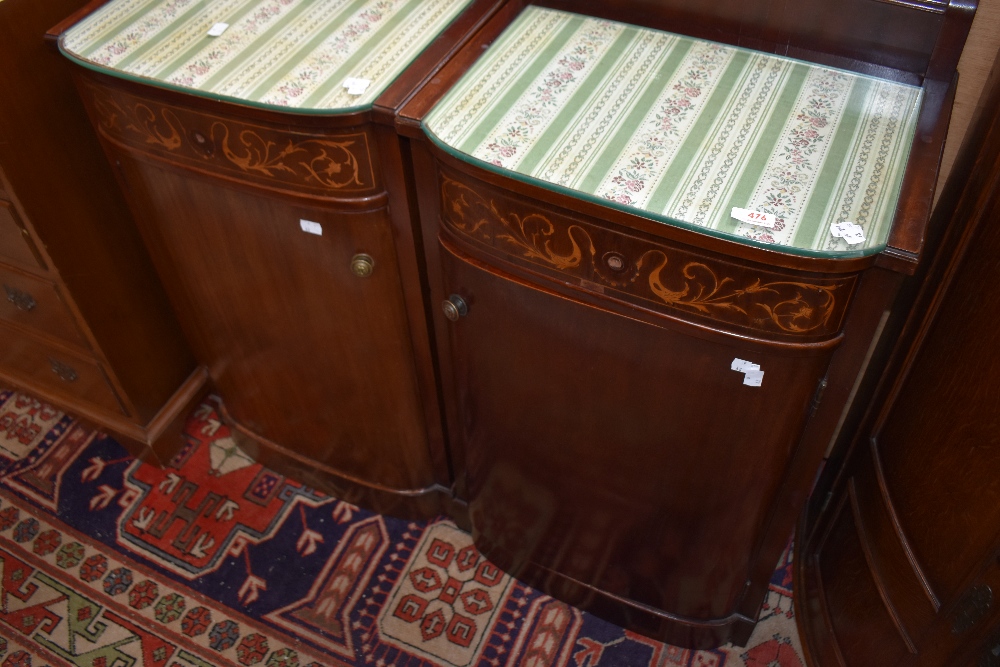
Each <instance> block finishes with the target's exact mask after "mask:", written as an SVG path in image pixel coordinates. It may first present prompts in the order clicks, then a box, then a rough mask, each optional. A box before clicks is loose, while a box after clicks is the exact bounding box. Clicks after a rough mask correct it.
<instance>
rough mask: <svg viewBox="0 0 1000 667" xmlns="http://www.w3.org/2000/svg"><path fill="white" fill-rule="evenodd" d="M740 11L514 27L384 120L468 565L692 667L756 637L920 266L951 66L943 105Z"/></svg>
mask: <svg viewBox="0 0 1000 667" xmlns="http://www.w3.org/2000/svg"><path fill="white" fill-rule="evenodd" d="M817 4H818V3H817ZM750 5H751V6H748V7H746V12H745V13H744V14H742V15H740V17H739V18H736V17H735V15H734V14H731V13H729V12H730V11H731V10H734V8H733V7H730V6H728V5H726V6H723V5H721V4H719V5H717V6H713V7H711V8H697V9H692V8H690V7H688V6H682V3H669V2H668V3H660V4H658V5H657V6H656V7H653V6H652V5H651V4H648V3H615V5H614V7H603V6H602V7H597V6H596V5H594V6H592V5H587V6H585V7H580V6H577V5H573V6H570V5H569V3H558V2H554V3H546V2H542V3H536V4H528V3H521V2H513V3H509V4H508V5H506V6H505V7H504V8H503V9H502V10H501V11H500V12H499V13H498V14H497V15H496V17H494V18H493V19H492V20H491V21H490V23H489V24H487V26H486V27H485V28H484V29H483V30H482V31H481V32H480V34H479V35H477V37H476V39H475V40H474V41H473V42H471V43H470V44H469V46H468V47H466V48H465V49H464V50H463V51H461V52H460V53H459V54H457V56H456V57H455V59H453V60H452V61H451V62H450V63H449V64H448V65H447V66H446V67H445V68H444V69H443V70H442V73H441V74H440V75H439V76H438V77H437V78H436V79H435V80H434V81H431V82H430V83H429V84H428V85H427V86H425V87H424V89H423V91H422V92H421V93H420V94H419V95H418V96H417V97H416V98H415V99H414V100H413V101H412V102H411V103H410V104H409V105H408V106H407V107H406V108H404V110H403V113H402V114H401V120H400V128H401V131H402V132H404V133H405V134H406V135H407V136H409V137H411V141H412V154H413V159H414V174H415V179H416V184H417V193H418V196H419V203H420V214H421V225H422V230H423V234H424V251H425V253H426V256H427V272H428V278H429V282H430V294H431V297H432V299H431V300H432V301H433V302H435V303H436V304H438V307H437V309H436V312H435V319H434V330H435V332H436V341H437V349H438V358H439V362H440V370H441V381H442V387H443V394H444V406H445V413H446V423H447V428H448V433H449V437H450V440H449V441H450V443H451V446H452V455H453V458H454V460H455V461H456V462H457V465H456V469H457V470H458V471H459V475H460V477H459V479H458V481H457V486H456V488H457V490H458V492H459V493H460V494H463V495H464V497H466V498H467V499H468V502H469V509H470V517H471V524H472V529H473V534H474V537H475V540H476V544H477V545H478V546H479V548H480V549H482V550H483V552H484V553H485V554H486V555H487V556H488V557H489V558H490V559H491V560H493V561H495V562H496V563H498V564H500V565H501V566H502V567H504V568H505V569H507V570H508V571H511V572H512V573H514V574H516V575H517V576H519V577H522V578H524V579H525V580H527V581H529V582H530V583H531V584H532V585H535V586H537V587H539V588H541V589H542V590H544V591H546V592H548V593H549V594H551V595H554V596H556V597H559V598H561V599H564V600H566V601H568V602H570V603H573V604H576V605H578V606H580V607H582V608H585V609H589V610H591V611H593V612H595V613H597V614H600V615H602V616H604V617H605V618H608V619H610V620H612V621H614V622H616V623H618V624H620V625H623V626H626V627H629V628H632V629H635V630H638V631H640V632H643V633H645V634H648V635H650V636H654V637H657V638H660V639H664V640H666V641H668V642H670V643H672V644H675V645H682V646H693V647H708V646H716V645H719V644H721V643H724V642H726V641H733V642H736V643H744V642H746V641H747V639H748V638H749V637H750V633H751V631H752V630H753V627H754V623H755V620H756V618H757V614H758V611H759V608H760V604H761V602H762V600H763V598H764V595H765V592H766V588H767V584H768V578H769V576H770V574H771V572H772V571H773V568H774V564H775V562H777V559H778V557H779V554H780V553H781V551H782V549H783V548H784V547H785V546H786V544H787V543H788V539H789V535H790V534H791V532H792V528H793V525H794V520H795V515H796V512H797V510H798V508H801V507H802V504H803V503H804V501H805V499H806V497H807V496H808V494H809V491H810V488H811V485H812V483H813V480H814V479H815V475H816V473H817V470H818V468H819V465H820V462H821V460H822V458H823V456H824V453H825V451H826V450H827V448H828V447H829V446H830V445H831V444H832V443H834V442H835V441H836V439H837V437H838V434H839V432H840V430H841V429H842V428H843V427H844V425H845V423H850V422H851V420H853V419H856V417H855V416H853V413H852V412H851V410H850V406H851V403H852V400H854V399H855V398H856V397H857V396H858V395H864V394H865V392H866V391H868V389H867V385H866V383H865V379H864V375H865V369H866V368H867V367H868V366H869V365H870V364H871V363H872V360H873V359H874V360H875V361H876V367H877V365H878V360H879V358H880V355H881V354H882V351H881V350H882V346H881V344H880V342H881V336H882V333H883V331H885V330H886V328H887V327H891V326H892V323H893V322H895V321H898V318H899V316H900V313H902V312H905V304H904V301H903V300H901V299H900V298H899V294H900V288H901V286H902V285H903V284H904V281H905V280H906V276H907V275H909V274H910V273H912V272H913V271H914V270H915V268H916V266H917V265H918V263H919V260H920V256H921V252H923V251H924V247H923V245H922V244H923V240H924V239H925V238H926V234H927V218H928V211H929V203H930V202H929V199H928V197H929V194H930V191H931V190H932V185H933V181H934V175H935V172H936V168H937V167H936V165H937V159H938V151H939V150H940V146H941V143H942V141H943V136H944V128H945V127H946V126H947V118H948V109H949V106H950V97H949V96H950V90H951V72H952V71H953V68H954V58H956V57H957V52H958V50H959V49H960V47H961V43H960V42H958V43H957V44H951V46H950V48H951V49H952V52H951V54H950V56H948V57H950V58H952V60H951V61H947V62H946V58H945V59H939V60H937V61H934V62H935V64H934V67H939V68H940V67H943V68H944V69H945V70H948V68H949V67H950V68H951V70H948V72H947V74H946V75H945V76H944V78H943V80H932V76H931V74H930V73H929V72H931V71H933V70H934V67H930V68H928V61H927V60H925V61H923V62H922V63H920V62H912V63H905V66H904V63H903V62H902V60H900V59H896V60H893V58H894V57H895V56H894V55H890V54H889V51H892V50H894V49H897V50H898V49H900V48H901V47H902V46H903V45H902V44H899V43H897V44H887V43H882V44H881V45H880V48H884V49H885V51H884V52H880V51H878V49H875V50H873V51H871V52H868V53H865V54H861V53H858V52H857V51H854V52H853V57H854V58H855V60H854V61H853V62H848V61H847V60H845V59H844V53H845V52H848V51H850V50H851V49H857V48H858V44H857V43H856V42H855V43H852V40H853V39H854V35H853V34H852V33H850V32H849V31H848V30H847V26H846V25H844V24H843V23H842V24H841V25H840V26H839V28H838V29H844V32H842V33H840V34H837V35H833V34H831V35H828V36H829V37H830V38H831V39H834V40H835V42H834V43H830V44H827V46H828V47H829V48H830V49H831V51H830V52H826V53H824V52H822V51H820V50H816V47H817V42H816V40H815V35H812V36H810V35H809V34H808V33H809V31H810V30H814V29H815V27H816V24H815V23H814V20H815V18H814V19H810V20H808V21H804V23H802V24H801V25H790V24H789V23H787V22H786V19H787V17H781V18H779V17H778V15H777V14H773V13H771V14H769V13H768V12H767V11H766V10H767V9H768V7H771V5H770V4H769V3H767V2H759V3H750ZM772 8H773V7H772ZM812 9H813V10H814V11H816V12H818V14H820V15H821V14H823V13H824V12H826V11H827V10H826V9H823V8H820V7H818V6H814V7H812ZM852 9H854V10H856V11H857V12H858V13H859V16H858V17H857V18H858V20H859V21H861V20H862V19H864V20H871V21H875V22H880V21H881V22H883V23H884V22H887V21H892V20H897V19H898V20H900V21H904V20H905V21H916V22H918V23H919V22H920V21H924V20H925V21H926V23H925V24H923V29H924V30H925V31H926V30H934V29H940V28H941V25H942V24H947V25H950V26H953V27H954V30H957V31H958V32H961V31H962V30H967V21H968V19H969V18H970V15H969V13H968V12H967V11H966V10H967V9H968V8H959V7H955V8H949V9H947V10H944V9H941V8H939V9H941V11H936V10H935V12H934V14H931V13H930V12H928V13H927V15H926V17H925V16H922V15H921V14H920V13H919V12H917V11H915V10H914V9H913V8H906V7H903V6H902V5H901V4H886V3H875V2H868V1H867V0H863V1H859V2H856V3H852ZM923 10H924V11H926V10H928V8H923ZM838 11H840V10H838ZM932 16H933V19H932V18H931V17H932ZM618 19H628V20H631V21H632V23H623V22H621V21H620V20H618ZM636 24H638V25H636ZM935 26H936V27H935ZM671 30H675V31H677V32H670V31H671ZM730 31H732V32H730ZM678 32H683V34H678ZM834 32H836V29H835V30H834ZM918 33H919V31H915V32H914V33H913V34H911V35H908V36H906V37H905V38H904V39H911V40H914V41H919V39H924V38H926V37H927V33H926V32H925V33H923V34H922V37H918ZM941 34H942V35H943V34H944V33H941ZM776 35H780V36H781V39H777V37H776ZM948 39H951V38H950V37H949V38H945V37H942V40H943V41H942V47H941V52H942V53H946V52H947V49H945V48H944V46H943V44H944V43H949V42H948ZM770 40H775V41H770ZM782 40H784V41H782ZM836 40H840V41H839V42H838V41H836ZM931 42H933V39H932V40H931ZM779 44H783V45H784V48H783V49H782V48H781V47H780V46H779ZM792 45H796V46H792ZM911 46H914V47H917V46H920V45H917V44H911ZM747 47H751V48H747ZM926 47H928V44H927V43H925V44H923V45H922V46H920V48H926ZM768 51H770V53H769V52H768ZM776 54H779V55H776ZM862 55H864V57H865V58H868V59H869V60H868V61H867V64H863V63H861V62H860V59H861V57H862ZM896 55H898V52H897V53H896ZM911 55H912V54H911ZM930 56H931V51H928V52H927V53H926V54H925V57H926V58H930ZM939 58H942V56H939ZM917 60H919V59H917ZM890 63H894V64H892V66H890ZM907 68H910V69H907ZM872 74H877V75H878V76H872ZM741 209H742V212H741Z"/></svg>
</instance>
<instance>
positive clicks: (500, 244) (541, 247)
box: [441, 176, 853, 335]
mask: <svg viewBox="0 0 1000 667" xmlns="http://www.w3.org/2000/svg"><path fill="white" fill-rule="evenodd" d="M441 194H442V207H443V208H442V213H443V216H442V217H443V218H444V220H445V221H446V223H447V224H448V225H449V226H450V227H451V228H452V229H454V230H456V231H458V232H460V233H461V234H462V235H464V236H466V237H468V238H470V239H473V240H475V241H477V242H479V243H480V244H481V245H482V246H483V247H485V248H489V249H491V250H492V249H497V250H499V251H500V252H502V253H504V254H508V253H509V254H511V255H514V256H517V257H520V258H521V259H523V260H526V261H528V262H530V263H533V264H537V265H541V266H544V267H546V268H551V269H555V270H558V271H562V272H566V273H571V274H573V275H574V276H577V277H579V278H582V279H584V280H586V281H591V282H596V283H598V284H603V285H605V286H607V287H608V288H612V289H615V290H619V291H623V292H625V293H629V294H632V295H634V296H638V297H640V298H643V299H646V300H654V301H657V302H659V303H661V304H665V305H667V306H670V307H672V308H678V309H681V310H685V311H688V312H694V313H697V314H699V315H703V316H706V317H709V318H712V319H714V320H718V321H722V322H729V323H733V324H739V325H742V326H747V327H749V328H751V329H758V330H764V331H778V332H783V333H788V334H800V335H801V334H810V335H818V334H829V333H834V332H835V331H837V330H838V328H839V326H840V316H841V315H842V314H843V305H842V304H841V303H839V302H838V296H842V297H843V299H844V301H846V299H847V297H848V296H850V291H851V282H852V281H853V278H852V277H848V278H846V279H840V280H837V281H830V282H826V283H822V282H817V283H810V282H804V281H799V280H794V279H783V278H782V276H780V275H779V274H765V275H759V276H753V277H750V278H745V277H742V276H740V277H733V276H727V275H724V274H723V273H722V272H723V271H730V272H733V273H735V272H736V271H737V269H736V267H730V266H728V265H722V264H720V265H719V266H714V265H713V264H712V263H711V262H709V261H707V260H705V258H701V257H700V256H698V255H695V254H692V253H685V252H682V251H674V250H672V249H670V248H667V247H663V248H652V249H649V248H648V245H649V244H644V245H645V246H646V248H647V249H644V250H641V251H640V252H637V253H635V254H636V255H637V256H636V257H635V259H633V260H632V261H630V262H628V261H626V263H627V264H629V265H630V266H628V267H627V270H625V271H623V273H621V274H619V276H612V275H609V273H608V272H606V271H605V270H604V269H603V268H602V266H601V262H600V261H599V258H601V257H602V256H603V254H604V249H601V248H600V247H599V246H600V245H601V244H600V243H599V242H598V241H595V233H596V232H597V231H598V230H594V231H591V230H588V229H587V228H585V226H584V225H583V224H577V223H571V222H568V221H564V220H558V221H555V222H554V221H553V220H552V219H550V218H549V217H548V216H546V215H543V214H541V213H529V214H519V213H516V212H514V211H510V210H505V207H501V205H500V204H498V203H497V201H496V200H495V199H491V198H487V197H485V196H482V195H480V194H478V193H477V192H475V191H474V190H473V189H471V188H469V187H468V186H466V185H464V184H462V183H459V182H458V181H455V180H452V179H450V178H448V177H447V176H445V177H443V180H442V184H441ZM643 276H645V277H646V279H645V283H643V282H642V281H640V280H639V278H641V277H643Z"/></svg>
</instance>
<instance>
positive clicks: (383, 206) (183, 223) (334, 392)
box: [77, 0, 499, 517]
mask: <svg viewBox="0 0 1000 667" xmlns="http://www.w3.org/2000/svg"><path fill="white" fill-rule="evenodd" d="M498 4H499V3H498V2H497V1H496V0H479V1H478V2H473V3H472V4H471V5H470V6H469V7H468V8H467V10H466V11H465V12H464V13H463V14H461V15H460V17H459V18H457V19H456V20H455V21H454V22H453V23H452V24H451V25H450V26H449V27H448V28H447V29H446V30H445V32H444V33H442V34H441V35H440V36H439V38H438V39H437V40H436V41H434V42H433V43H432V44H431V46H429V47H428V48H427V49H426V50H425V51H424V52H423V53H421V54H420V55H419V57H417V59H416V60H415V61H414V62H412V63H411V64H410V66H409V67H408V68H407V69H406V70H405V72H404V73H403V74H402V75H400V76H399V77H398V78H397V79H396V80H395V81H393V82H392V83H391V84H390V85H389V87H388V88H387V89H386V90H385V91H384V92H382V93H381V94H380V95H379V96H378V98H377V99H376V100H375V102H374V103H373V104H372V105H370V107H369V108H364V109H359V110H348V111H346V112H341V113H323V112H317V111H316V110H310V112H308V113H296V112H295V110H289V111H288V112H287V113H286V112H283V111H281V110H278V109H277V108H274V107H272V108H270V109H268V108H262V107H260V106H255V105H254V104H252V103H249V102H248V103H239V102H238V101H235V100H233V101H226V102H219V101H214V100H212V99H207V98H206V96H204V95H195V94H187V93H186V92H184V91H181V90H166V89H164V88H169V87H170V86H169V85H167V86H165V87H161V86H160V85H159V84H157V83H156V82H153V81H150V80H146V81H141V82H139V83H136V82H134V81H129V80H127V79H129V78H131V77H129V76H128V75H123V76H122V77H121V78H118V77H113V76H108V75H105V74H101V73H96V72H92V71H90V70H85V69H83V68H77V69H78V70H79V71H78V76H77V79H78V87H79V92H80V94H81V96H82V98H83V100H84V103H85V105H86V107H87V109H88V111H89V113H90V116H91V120H92V122H93V125H94V127H95V128H96V129H97V132H98V133H99V135H100V138H101V141H102V143H103V145H104V148H105V150H106V152H107V155H108V157H109V159H110V161H111V162H112V164H113V165H114V166H115V171H116V173H117V176H118V179H119V182H120V184H121V186H122V188H123V190H124V192H125V194H126V197H127V199H128V201H129V203H130V205H131V207H132V210H133V212H134V214H135V218H136V220H137V222H138V227H139V230H140V231H141V233H142V236H143V238H144V240H145V242H146V245H147V247H148V248H149V250H150V253H151V255H152V257H153V260H154V263H155V265H156V267H157V269H158V270H159V273H160V276H161V277H162V279H163V282H164V284H165V285H166V288H167V292H168V294H169V296H170V299H171V301H172V303H173V305H174V308H175V310H176V312H177V314H178V316H179V318H180V320H181V323H182V325H183V327H184V330H185V332H186V334H187V336H188V337H189V340H190V341H191V344H192V346H193V347H194V350H195V352H196V354H197V356H198V358H199V359H200V360H201V361H202V362H203V363H204V364H206V366H207V367H208V369H209V373H210V375H211V378H212V381H213V382H214V384H215V386H216V387H217V388H218V391H219V393H220V395H221V396H222V398H223V400H224V401H225V406H226V409H227V411H228V415H227V418H228V419H229V420H230V421H231V422H232V424H233V425H234V426H236V427H237V429H238V430H239V431H240V432H241V433H242V434H244V435H245V436H247V439H246V440H245V441H244V442H243V443H242V444H243V446H244V447H245V448H249V449H250V453H251V454H252V455H253V456H254V457H255V458H257V459H258V460H260V461H262V462H264V463H266V464H267V465H270V466H273V467H278V468H280V469H284V470H289V469H292V470H294V472H295V474H296V475H297V476H298V478H299V479H302V480H303V481H305V482H307V483H312V484H315V485H317V486H318V487H320V488H324V489H326V490H328V491H330V492H332V493H334V494H335V495H336V496H337V497H339V498H341V499H344V500H347V501H351V502H358V503H361V504H364V505H366V506H368V507H371V508H374V509H376V510H379V511H382V512H386V513H391V514H397V515H405V516H424V517H430V516H435V515H437V514H439V513H441V512H442V510H443V508H444V507H445V506H446V505H447V504H448V503H449V502H450V501H451V493H450V490H449V489H450V485H451V470H450V467H449V466H450V463H449V460H448V458H447V453H446V451H445V446H444V438H443V434H442V428H441V418H440V407H439V403H438V392H437V385H436V381H435V376H434V370H433V365H432V356H431V346H430V338H429V332H428V328H427V316H426V312H427V310H426V304H425V300H424V294H423V285H424V281H423V279H422V276H421V270H420V258H419V253H418V250H417V249H418V247H419V238H417V235H416V232H415V226H414V221H413V218H412V215H411V211H412V207H413V206H414V204H413V203H412V202H411V200H410V198H409V193H408V189H407V181H406V176H405V174H404V164H407V162H406V160H405V159H404V157H405V156H404V154H403V151H404V150H405V148H404V145H403V144H401V143H400V141H399V140H398V139H397V137H396V133H395V130H394V122H395V118H396V113H397V111H398V109H399V108H400V107H401V106H402V105H403V104H404V103H405V102H406V101H407V100H408V99H409V98H410V97H411V96H412V95H413V93H414V91H415V90H417V89H418V88H419V86H420V85H421V84H422V83H423V82H424V81H426V80H428V79H430V78H431V77H433V76H434V74H435V72H436V71H437V69H438V68H439V67H440V64H441V62H442V61H443V60H445V59H447V58H448V57H449V56H450V55H451V53H452V51H453V50H455V48H456V47H457V46H458V45H460V44H461V43H462V42H463V41H464V40H466V39H467V38H468V37H469V36H470V35H471V34H472V33H474V32H475V30H476V29H477V27H478V25H479V24H480V23H481V22H482V21H483V20H484V17H486V16H488V15H489V14H490V13H492V12H493V11H494V10H495V7H496V5H498ZM209 97H210V96H209ZM303 220H304V221H308V222H309V223H313V224H318V225H320V226H321V228H322V234H321V235H316V234H313V233H308V232H306V231H304V230H303V228H302V224H306V223H302V222H301V221H303ZM455 511H459V510H455Z"/></svg>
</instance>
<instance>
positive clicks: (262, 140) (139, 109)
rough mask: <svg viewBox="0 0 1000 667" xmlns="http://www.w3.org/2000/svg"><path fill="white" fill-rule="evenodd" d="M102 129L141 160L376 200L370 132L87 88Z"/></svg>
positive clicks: (324, 194)
mask: <svg viewBox="0 0 1000 667" xmlns="http://www.w3.org/2000/svg"><path fill="white" fill-rule="evenodd" d="M81 92H82V93H83V98H84V101H85V102H86V103H87V105H88V107H89V109H90V113H91V116H92V118H93V120H94V123H95V125H96V126H97V128H98V130H100V132H101V134H103V135H104V136H105V137H106V138H107V139H109V140H111V141H113V142H115V143H117V144H119V145H122V146H125V147H127V148H128V149H129V150H131V151H132V152H135V153H140V154H144V155H148V156H152V157H157V158H161V159H165V160H168V161H170V162H172V163H175V164H178V165H181V166H184V167H188V168H192V169H196V170H198V171H203V172H209V173H211V174H214V175H216V176H220V177H222V178H228V179H233V180H238V181H243V182H248V183H252V184H254V185H258V186H263V187H266V188H268V189H272V190H278V191H292V192H295V193H302V194H307V195H312V196H318V197H345V196H349V197H356V196H360V195H367V194H374V193H375V192H377V191H379V190H380V189H381V188H380V186H379V184H378V183H377V182H376V180H377V179H376V175H375V168H374V164H373V159H372V155H371V151H372V148H373V143H374V142H373V141H372V139H371V138H370V137H369V135H368V133H367V132H366V131H365V130H364V128H363V127H353V128H338V129H337V130H336V131H335V132H317V131H312V132H309V131H295V130H291V129H287V125H286V126H285V127H284V128H282V129H276V128H273V127H269V126H266V125H263V124H258V123H251V122H247V121H244V120H239V119H237V118H232V117H228V116H224V115H219V114H214V113H207V112H204V111H201V110H195V109H191V108H188V107H185V106H181V105H176V104H165V103H163V102H159V101H156V100H152V99H145V98H142V97H139V96H135V95H132V94H129V93H126V92H123V91H121V90H118V89H116V88H108V87H104V86H98V85H95V84H93V83H90V82H84V83H83V85H82V86H81Z"/></svg>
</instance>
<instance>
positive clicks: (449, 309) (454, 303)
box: [441, 294, 469, 322]
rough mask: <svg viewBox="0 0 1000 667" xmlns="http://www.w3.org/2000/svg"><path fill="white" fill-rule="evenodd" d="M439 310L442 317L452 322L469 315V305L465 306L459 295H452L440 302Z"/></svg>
mask: <svg viewBox="0 0 1000 667" xmlns="http://www.w3.org/2000/svg"><path fill="white" fill-rule="evenodd" d="M441 310H442V311H443V312H444V316H445V317H447V318H448V319H449V320H451V321H452V322H458V320H459V318H462V317H465V316H466V315H468V314H469V304H467V303H466V302H465V299H463V298H462V297H460V296H459V295H457V294H452V295H451V296H449V297H448V298H447V299H445V300H444V301H442V302H441Z"/></svg>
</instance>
